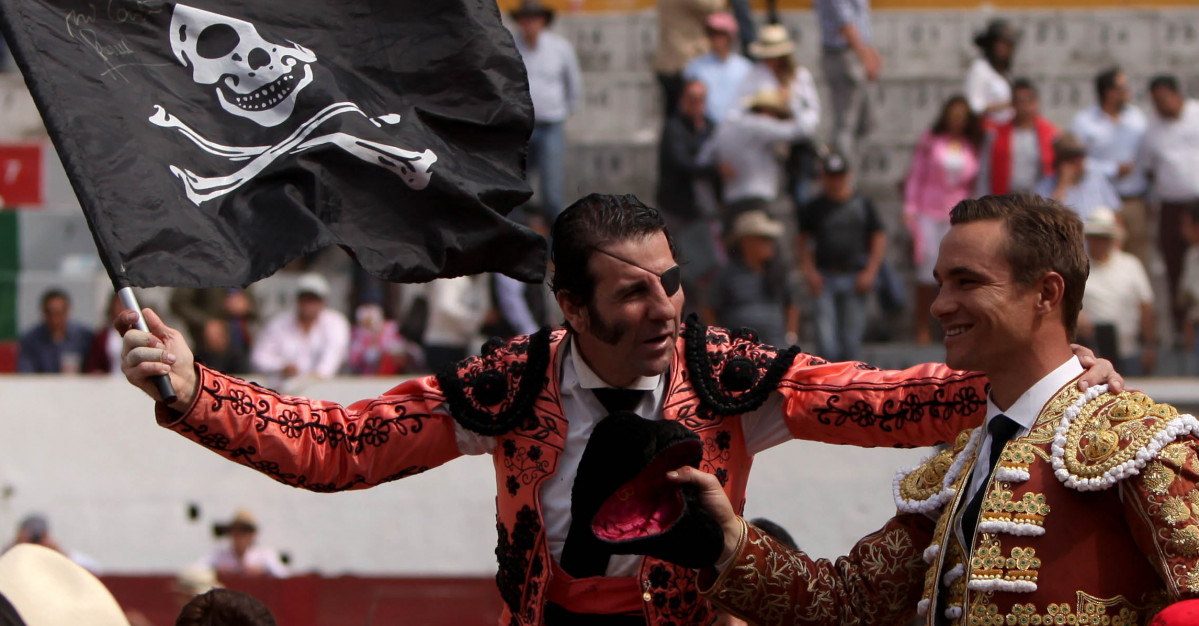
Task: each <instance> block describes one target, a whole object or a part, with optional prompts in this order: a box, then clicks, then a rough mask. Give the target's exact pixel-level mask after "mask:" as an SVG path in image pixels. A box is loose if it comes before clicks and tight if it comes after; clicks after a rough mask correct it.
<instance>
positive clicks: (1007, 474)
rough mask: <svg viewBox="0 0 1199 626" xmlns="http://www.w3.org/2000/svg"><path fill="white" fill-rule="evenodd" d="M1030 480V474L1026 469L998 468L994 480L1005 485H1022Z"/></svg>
mask: <svg viewBox="0 0 1199 626" xmlns="http://www.w3.org/2000/svg"><path fill="white" fill-rule="evenodd" d="M1030 478H1032V474H1029V473H1028V470H1026V469H1016V468H1014V467H1000V468H999V469H996V470H995V480H998V481H1000V482H1007V483H1022V482H1024V481H1026V480H1028V479H1030Z"/></svg>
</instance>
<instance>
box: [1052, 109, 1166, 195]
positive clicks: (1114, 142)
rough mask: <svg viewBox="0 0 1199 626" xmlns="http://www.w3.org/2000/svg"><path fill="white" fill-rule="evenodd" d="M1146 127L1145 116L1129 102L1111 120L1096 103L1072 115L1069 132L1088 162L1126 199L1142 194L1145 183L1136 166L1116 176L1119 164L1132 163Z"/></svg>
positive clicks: (1139, 147)
mask: <svg viewBox="0 0 1199 626" xmlns="http://www.w3.org/2000/svg"><path fill="white" fill-rule="evenodd" d="M1148 127H1149V119H1148V118H1146V117H1145V114H1144V113H1142V112H1141V110H1140V109H1138V108H1137V107H1135V106H1133V105H1131V104H1130V105H1128V106H1125V107H1124V109H1123V110H1122V111H1120V115H1119V116H1118V117H1116V118H1115V119H1112V117H1111V116H1110V115H1108V114H1107V113H1104V112H1103V109H1101V108H1099V105H1097V104H1096V105H1092V106H1091V107H1090V108H1088V109H1084V110H1082V111H1079V112H1078V115H1075V116H1074V123H1073V124H1071V125H1070V132H1071V133H1073V134H1074V136H1075V137H1077V138H1078V140H1079V141H1081V142H1082V144H1083V145H1084V146H1086V148H1087V157H1089V158H1090V162H1091V163H1092V164H1093V165H1094V166H1095V167H1097V168H1099V171H1101V172H1103V174H1104V175H1105V176H1107V177H1108V180H1110V181H1111V182H1112V185H1114V186H1115V187H1116V191H1117V192H1118V193H1119V194H1120V195H1121V196H1122V197H1125V198H1128V197H1131V196H1143V195H1145V190H1146V186H1147V185H1148V183H1147V182H1146V181H1145V173H1144V172H1142V171H1141V168H1140V167H1134V168H1133V170H1132V171H1131V172H1129V173H1128V174H1126V175H1124V176H1120V175H1119V170H1120V165H1121V164H1123V163H1132V164H1133V165H1136V163H1137V153H1138V152H1140V149H1141V138H1142V137H1144V136H1145V129H1146V128H1148Z"/></svg>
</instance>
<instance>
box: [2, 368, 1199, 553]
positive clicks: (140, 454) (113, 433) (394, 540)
mask: <svg viewBox="0 0 1199 626" xmlns="http://www.w3.org/2000/svg"><path fill="white" fill-rule="evenodd" d="M397 382H398V379H379V378H375V379H363V378H358V379H351V378H344V379H337V380H332V381H327V382H322V383H319V384H314V385H311V386H310V387H308V388H305V389H303V390H302V391H303V393H305V394H306V395H309V396H312V397H318V398H323V399H329V400H334V401H338V402H342V403H348V402H352V401H354V400H357V399H361V398H367V397H373V396H375V395H377V394H379V393H381V392H382V391H384V390H386V389H388V388H390V387H391V386H393V385H394V384H396V383H397ZM1130 384H1131V386H1133V387H1135V388H1144V389H1145V390H1146V392H1148V393H1149V394H1150V395H1151V396H1153V397H1154V398H1156V399H1158V400H1160V401H1167V402H1173V403H1176V404H1178V405H1179V406H1180V408H1184V409H1186V410H1194V409H1195V405H1197V404H1199V391H1197V390H1196V389H1195V387H1194V385H1193V384H1192V383H1191V381H1190V380H1186V379H1178V380H1173V381H1171V380H1140V381H1132V382H1131V383H1130ZM0 406H3V411H2V412H0V432H3V437H2V438H0V544H6V543H7V541H8V540H9V538H10V537H11V535H10V533H12V532H13V529H14V528H15V527H16V524H17V523H18V522H19V520H20V519H21V518H22V517H24V516H25V515H26V514H28V513H29V512H31V511H40V512H43V513H45V514H47V515H48V517H49V519H50V523H51V530H52V533H53V534H54V535H55V536H57V537H58V539H59V540H60V542H61V543H62V544H63V545H64V546H65V547H66V548H67V549H69V550H75V551H79V552H81V553H83V554H85V555H87V556H89V557H91V558H92V559H94V560H95V561H96V562H97V563H98V565H99V567H100V569H101V571H103V572H108V573H121V574H145V573H169V572H173V571H176V570H177V569H178V568H179V567H181V566H182V565H185V564H188V563H191V562H193V561H194V560H196V559H198V558H199V557H200V556H201V555H203V554H206V553H207V552H208V551H209V550H210V549H211V547H212V546H213V545H214V543H213V541H214V540H213V538H212V532H211V529H212V524H213V523H214V522H218V521H225V520H228V519H229V518H230V517H231V516H232V515H233V513H234V511H236V510H237V509H239V508H243V507H245V508H249V509H251V510H252V511H253V512H254V513H255V514H256V515H257V516H258V518H259V524H260V528H261V530H260V533H259V534H260V537H259V539H260V542H261V543H262V544H264V545H269V546H272V547H275V548H277V549H279V550H281V551H283V552H286V553H288V554H289V555H290V556H291V562H292V564H293V567H294V569H295V571H296V572H297V573H305V572H316V573H320V574H323V575H326V576H330V575H339V574H357V575H364V576H378V575H404V576H408V575H483V576H487V575H491V574H493V573H494V572H495V557H494V556H493V554H494V552H493V551H494V549H495V541H496V537H495V530H494V529H495V517H494V515H495V509H494V506H495V505H494V498H495V482H494V472H493V470H492V467H491V458H490V457H489V456H480V457H466V458H461V459H457V460H454V461H452V462H450V463H448V464H446V465H445V466H442V467H440V468H435V469H433V470H430V471H429V472H426V473H425V474H421V475H418V476H414V477H411V478H407V479H404V480H401V481H399V482H395V483H390V484H386V485H381V486H379V487H375V488H373V489H369V490H366V491H355V492H348V493H339V494H315V493H309V492H306V491H302V490H299V489H293V488H290V487H286V486H284V485H281V484H279V483H276V482H274V481H272V480H270V479H268V478H266V477H265V476H263V475H261V474H258V473H257V472H254V471H252V470H250V469H247V468H244V467H242V466H240V465H236V464H234V463H232V462H229V461H226V460H225V459H223V458H221V457H219V456H217V455H216V454H214V453H212V452H209V451H208V450H205V449H203V448H202V447H200V446H198V445H196V444H193V443H191V442H189V441H187V440H185V439H184V438H182V437H180V436H178V435H176V434H174V433H172V432H169V431H167V430H165V429H163V428H161V427H159V426H157V425H156V424H155V422H154V416H153V406H152V403H151V402H150V400H149V398H147V397H146V396H145V395H143V394H142V393H141V392H140V391H138V390H136V389H134V388H133V387H131V386H130V385H128V384H126V383H125V382H124V380H123V379H118V378H110V377H107V376H103V377H71V376H0ZM927 453H928V450H893V449H883V448H879V449H870V450H867V449H859V448H850V447H842V446H829V445H824V444H817V443H811V442H802V441H793V442H789V443H786V444H783V445H781V446H778V447H776V448H774V449H772V450H768V451H767V452H765V453H763V454H760V455H758V458H757V459H756V461H755V463H754V469H753V474H752V477H751V479H750V483H749V493H748V503H747V507H746V515H747V516H748V517H758V516H764V517H768V518H771V519H773V520H775V521H776V522H779V523H780V524H782V525H783V526H784V527H786V528H787V529H788V530H789V531H790V532H791V533H792V534H793V535H794V536H795V538H796V540H797V541H799V544H800V545H801V546H803V547H804V548H805V549H807V550H808V551H809V552H811V553H812V554H814V555H817V556H822V557H836V556H839V555H841V554H844V553H846V552H847V551H848V550H849V548H850V547H851V546H852V545H853V543H854V541H856V540H857V539H858V538H859V537H861V536H863V535H865V534H866V533H868V532H872V531H873V530H875V529H877V528H878V527H879V526H881V525H882V523H883V522H884V521H886V519H887V518H889V517H890V516H891V515H892V514H893V513H894V510H895V509H894V505H893V504H892V496H891V478H892V476H893V474H894V471H895V470H896V469H897V468H901V467H907V466H911V465H913V464H915V463H917V462H918V461H920V460H921V459H922V458H924V456H925V455H926V454H927ZM192 505H195V506H196V508H197V513H198V515H197V517H196V518H195V519H191V518H189V516H188V510H189V507H191V506H192Z"/></svg>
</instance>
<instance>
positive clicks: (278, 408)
mask: <svg viewBox="0 0 1199 626" xmlns="http://www.w3.org/2000/svg"><path fill="white" fill-rule="evenodd" d="M143 314H144V315H145V316H146V323H147V325H148V327H149V329H150V333H144V332H140V331H137V330H130V329H129V326H130V325H131V323H132V322H134V321H135V320H136V317H135V316H136V313H135V312H133V311H125V312H123V313H122V314H121V315H120V316H119V318H118V320H117V322H116V324H117V330H118V331H122V330H123V331H125V332H124V346H123V350H122V358H121V368H122V371H123V372H124V373H125V376H126V378H128V380H129V382H130V383H132V384H134V385H135V386H137V387H138V388H140V389H142V390H143V391H145V392H146V393H147V394H149V395H150V396H151V397H157V396H156V391H155V387H154V385H153V383H152V382H151V381H150V377H151V376H154V375H159V374H168V375H169V376H170V379H171V384H172V386H174V388H175V393H176V394H177V395H178V396H179V399H178V401H176V402H175V403H174V404H172V405H170V406H169V407H168V406H166V405H163V404H161V403H159V404H158V406H157V407H156V411H157V417H158V422H159V424H161V425H162V426H164V427H167V428H170V429H171V430H174V431H176V432H178V433H179V434H181V435H183V436H184V437H187V438H188V439H191V440H192V441H195V442H197V443H199V444H200V445H202V446H204V447H206V448H208V449H210V450H212V451H213V452H216V453H217V454H220V455H221V456H224V457H226V458H228V459H230V460H233V461H235V462H237V463H240V464H242V465H246V466H248V467H251V468H253V469H256V470H258V471H260V472H262V473H264V474H266V475H268V476H270V477H271V478H274V479H275V480H278V481H279V482H282V483H284V484H288V485H291V486H293V487H302V488H304V489H309V490H313V491H340V490H345V489H361V488H365V487H370V486H373V485H377V484H379V483H383V482H387V481H391V480H396V479H399V478H404V477H406V476H410V475H413V474H418V473H420V472H423V471H424V470H426V469H429V468H430V467H434V466H437V465H440V464H442V463H445V462H446V461H449V460H450V459H453V458H455V457H457V456H459V454H460V452H459V449H458V446H457V439H456V429H455V427H454V421H453V419H451V418H450V417H449V416H448V415H445V414H444V413H437V412H435V409H437V408H438V407H440V406H441V405H443V404H444V403H445V397H444V396H443V395H442V393H441V390H440V387H439V386H438V385H437V382H436V380H434V379H433V378H432V377H429V378H422V379H414V380H411V381H408V382H406V383H404V384H403V385H400V386H399V387H396V388H395V389H392V390H391V391H389V392H387V393H385V394H383V395H382V396H379V397H377V398H373V399H370V400H363V401H360V402H357V403H355V404H353V405H351V406H349V407H342V406H340V405H337V404H335V403H332V402H323V401H320V400H311V399H308V398H301V397H293V396H285V395H282V394H278V393H276V392H274V391H271V390H270V389H265V388H263V387H259V386H258V385H255V384H253V383H249V382H246V381H244V380H241V379H239V378H235V377H233V376H227V375H225V374H222V373H220V372H217V371H215V370H211V369H208V368H206V367H203V366H199V365H195V364H194V363H193V362H192V355H191V351H190V350H188V348H187V344H186V343H184V342H183V340H182V335H180V334H179V332H178V331H177V330H175V329H173V328H170V327H168V326H167V325H166V324H164V323H163V322H162V320H160V319H159V318H158V316H157V315H155V314H154V312H153V311H151V310H149V309H143Z"/></svg>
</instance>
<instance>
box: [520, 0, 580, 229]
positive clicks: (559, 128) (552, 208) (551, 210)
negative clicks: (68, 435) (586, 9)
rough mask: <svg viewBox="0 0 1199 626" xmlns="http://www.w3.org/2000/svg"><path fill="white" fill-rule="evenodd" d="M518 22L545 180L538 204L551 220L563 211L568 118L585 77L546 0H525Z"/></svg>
mask: <svg viewBox="0 0 1199 626" xmlns="http://www.w3.org/2000/svg"><path fill="white" fill-rule="evenodd" d="M512 19H514V20H516V25H517V30H518V32H517V34H516V37H515V40H516V50H517V51H518V52H520V56H521V58H522V59H524V62H525V70H526V71H527V72H528V75H529V97H530V98H532V100H533V134H532V135H530V136H529V158H528V170H529V175H530V176H532V175H533V174H534V173H536V175H537V178H538V180H539V187H538V189H537V196H538V197H537V202H539V203H540V204H541V209H542V211H543V212H544V214H545V216H546V220H547V221H551V222H552V221H553V220H554V218H555V217H557V216H558V213H559V212H560V211H562V203H563V201H564V200H563V196H562V185H563V181H564V180H565V177H566V165H565V163H566V129H565V123H566V118H568V117H570V114H571V113H573V112H574V111H575V110H576V109H578V108H579V102H580V101H581V100H582V98H583V75H582V73H581V72H580V71H579V59H578V57H577V56H576V55H575V49H574V46H572V45H570V42H569V41H567V40H566V39H564V38H562V37H560V36H559V35H557V34H555V33H552V32H549V31H548V30H546V29H547V28H549V26H550V24H552V23H553V21H554V11H553V9H550V8H549V7H547V6H545V5H544V4H542V3H541V2H540V0H524V1H523V2H521V3H520V6H519V7H517V8H516V10H514V11H513V12H512Z"/></svg>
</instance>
